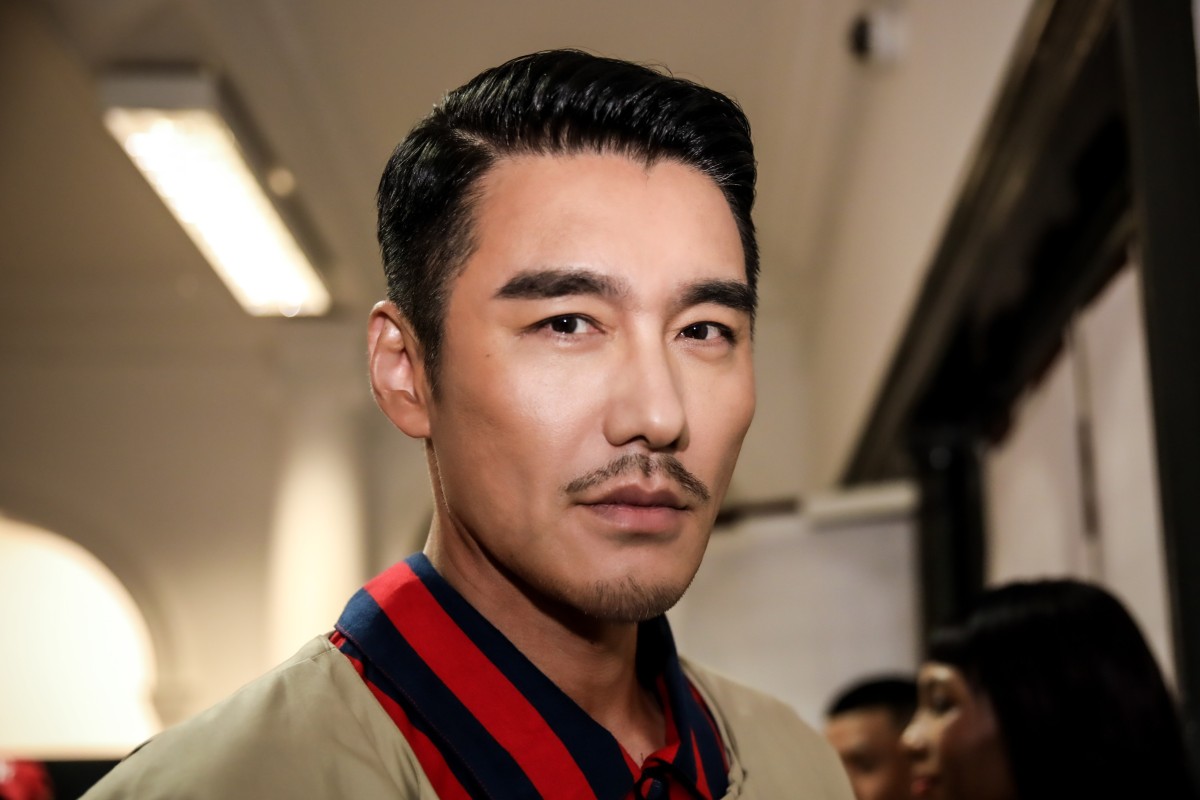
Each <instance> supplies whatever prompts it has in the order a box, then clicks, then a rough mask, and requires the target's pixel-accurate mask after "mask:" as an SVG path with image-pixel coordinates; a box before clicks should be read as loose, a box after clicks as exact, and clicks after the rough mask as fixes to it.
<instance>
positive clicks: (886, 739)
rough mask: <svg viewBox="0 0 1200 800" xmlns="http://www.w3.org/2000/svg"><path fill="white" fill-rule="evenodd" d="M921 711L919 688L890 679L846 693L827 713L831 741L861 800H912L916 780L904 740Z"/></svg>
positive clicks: (906, 681) (854, 687)
mask: <svg viewBox="0 0 1200 800" xmlns="http://www.w3.org/2000/svg"><path fill="white" fill-rule="evenodd" d="M916 705H917V686H916V683H915V682H914V681H913V680H912V679H910V678H907V677H902V676H888V677H879V678H871V679H866V680H862V681H859V682H857V683H855V684H853V685H851V686H849V687H847V688H846V689H844V690H843V691H842V692H841V693H840V694H838V696H837V697H836V698H834V700H833V702H832V703H830V705H829V709H828V711H826V712H825V717H826V723H825V737H826V738H827V739H829V741H830V743H831V744H832V745H833V749H834V750H837V753H838V755H839V756H841V759H842V763H843V764H844V765H845V767H846V772H847V774H849V776H850V785H851V786H853V787H854V794H855V796H856V797H857V798H858V800H909V798H910V797H911V796H912V795H911V794H910V787H911V784H912V778H911V775H910V770H909V761H908V756H907V754H906V753H905V752H904V750H903V748H902V747H901V745H900V734H901V733H902V732H903V731H904V727H905V726H906V725H908V723H909V720H910V719H911V718H912V715H913V710H914V709H915V708H916Z"/></svg>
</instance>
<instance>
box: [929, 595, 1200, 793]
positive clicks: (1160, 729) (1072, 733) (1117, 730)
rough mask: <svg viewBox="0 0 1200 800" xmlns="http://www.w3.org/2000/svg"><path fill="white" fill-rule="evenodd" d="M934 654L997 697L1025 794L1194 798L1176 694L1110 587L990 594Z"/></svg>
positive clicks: (1016, 780) (1017, 781)
mask: <svg viewBox="0 0 1200 800" xmlns="http://www.w3.org/2000/svg"><path fill="white" fill-rule="evenodd" d="M929 657H930V658H931V659H932V660H934V661H940V662H942V663H946V664H950V665H951V666H954V667H957V668H958V669H959V670H960V671H962V673H963V675H964V676H965V677H966V679H967V682H968V684H969V685H970V686H971V687H972V690H973V691H977V692H983V693H985V694H986V695H987V697H988V698H989V699H990V701H991V704H992V707H993V709H994V711H995V714H996V719H997V722H998V723H999V728H1000V733H1001V737H1002V739H1003V742H1004V746H1005V748H1006V750H1007V752H1008V758H1009V763H1010V765H1011V767H1012V773H1013V784H1014V786H1015V787H1016V789H1017V796H1018V797H1019V798H1021V800H1042V799H1043V798H1045V799H1046V800H1049V799H1050V798H1063V797H1114V798H1116V797H1121V798H1124V797H1147V796H1150V795H1153V796H1154V797H1155V798H1162V799H1163V800H1166V799H1167V798H1172V799H1175V798H1195V797H1196V792H1195V786H1194V784H1193V782H1192V776H1191V770H1190V767H1189V765H1188V760H1187V757H1186V750H1185V748H1184V744H1183V736H1182V731H1181V728H1180V724H1179V719H1178V713H1177V710H1176V707H1175V704H1174V700H1173V699H1172V697H1171V695H1170V692H1169V691H1168V689H1167V686H1166V683H1165V682H1164V680H1163V677H1162V673H1161V671H1160V670H1159V668H1158V664H1157V662H1156V661H1155V660H1154V656H1153V655H1152V654H1151V652H1150V648H1149V647H1148V646H1147V645H1146V641H1145V639H1143V638H1142V634H1141V631H1140V630H1139V629H1138V627H1137V623H1135V622H1134V620H1133V618H1132V617H1131V616H1130V615H1129V612H1127V611H1126V610H1125V607H1124V606H1123V605H1122V604H1121V602H1120V601H1119V600H1117V599H1116V598H1115V597H1113V596H1112V595H1111V594H1109V593H1108V592H1107V591H1105V590H1104V589H1102V588H1100V587H1098V586H1094V585H1091V584H1087V583H1083V582H1080V581H1075V580H1043V581H1029V582H1018V583H1011V584H1007V585H1005V586H1001V587H999V588H995V589H991V590H988V591H986V592H984V593H983V595H982V597H981V599H980V601H979V603H978V604H977V605H976V607H975V610H974V612H973V613H972V614H971V615H970V616H969V617H968V618H967V619H966V621H965V622H963V623H962V624H961V625H958V626H954V627H949V628H945V629H942V630H940V631H936V632H935V633H934V634H933V636H932V637H931V638H930V645H929ZM1150 786H1153V787H1154V788H1153V789H1152V790H1151V789H1150V788H1149V787H1150Z"/></svg>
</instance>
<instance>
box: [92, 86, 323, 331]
mask: <svg viewBox="0 0 1200 800" xmlns="http://www.w3.org/2000/svg"><path fill="white" fill-rule="evenodd" d="M104 95H105V106H106V109H105V112H104V124H105V125H106V126H107V127H108V130H109V132H111V133H112V135H113V136H114V137H116V140H117V141H118V142H119V143H120V144H121V146H122V147H123V148H124V149H125V152H126V153H128V154H129V157H130V158H131V159H132V160H133V162H134V163H135V164H136V165H137V167H138V169H139V170H141V172H142V174H143V175H144V176H145V177H146V180H148V181H149V182H150V185H151V186H153V187H154V190H155V191H156V192H158V195H159V197H161V198H162V199H163V202H165V203H166V204H167V207H168V208H170V209H171V213H172V214H174V215H175V218H176V219H177V220H179V224H180V225H182V226H183V228H184V230H186V231H187V233H188V235H189V236H190V237H191V238H192V241H193V242H195V243H196V246H197V247H198V248H199V249H200V252H201V253H203V254H204V257H205V258H207V259H208V262H209V263H210V264H211V265H212V267H213V269H214V270H216V272H217V274H218V275H219V276H220V277H221V280H223V281H224V282H225V285H226V286H227V287H229V291H230V292H232V293H233V296H234V297H235V298H237V301H238V302H239V303H241V305H242V307H243V308H244V309H246V311H247V312H248V313H250V314H253V315H255V316H275V315H283V316H286V317H294V316H315V315H320V314H324V313H325V312H327V311H328V310H329V306H330V297H329V292H328V290H327V289H326V288H325V285H324V284H323V283H322V282H321V278H320V276H319V275H318V274H317V271H316V269H314V268H313V266H312V264H311V263H310V262H309V260H308V258H307V256H306V255H305V253H304V250H303V249H302V248H301V247H300V245H299V243H298V242H297V241H296V238H295V237H294V236H293V235H292V233H291V231H290V230H289V229H288V226H287V225H286V224H284V221H283V219H282V217H281V216H280V214H279V211H278V209H277V208H276V207H275V205H274V204H273V203H272V201H271V200H270V198H269V197H268V196H267V193H266V192H265V191H264V189H263V187H262V185H261V184H260V183H259V181H258V180H257V179H256V177H255V173H254V171H253V170H252V168H251V166H250V163H248V161H247V158H246V156H245V148H244V147H243V146H241V145H240V144H239V142H238V140H237V138H236V137H235V136H234V134H233V130H232V129H231V127H230V125H229V123H228V122H227V120H226V119H225V118H224V117H223V116H222V114H221V113H220V112H221V106H220V103H219V101H218V95H217V91H216V87H215V85H214V84H213V83H212V82H211V81H210V80H208V79H206V78H205V77H203V76H201V75H184V76H175V75H165V76H156V75H149V76H119V77H114V78H111V79H109V80H107V81H106V82H105V84H104Z"/></svg>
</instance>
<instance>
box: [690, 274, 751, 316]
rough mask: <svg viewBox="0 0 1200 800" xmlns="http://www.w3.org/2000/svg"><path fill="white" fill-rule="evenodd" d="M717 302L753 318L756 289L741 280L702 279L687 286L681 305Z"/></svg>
mask: <svg viewBox="0 0 1200 800" xmlns="http://www.w3.org/2000/svg"><path fill="white" fill-rule="evenodd" d="M703 303H715V304H717V305H719V306H725V307H726V308H732V309H733V310H734V311H741V312H742V313H744V314H745V315H746V316H748V317H750V318H751V319H753V318H754V308H755V306H756V305H757V301H756V298H755V296H754V290H752V289H751V288H750V286H749V285H748V284H745V283H742V282H741V281H700V282H699V283H694V284H691V285H690V286H688V287H687V291H685V292H684V294H683V297H682V298H681V299H680V303H679V305H680V306H681V307H682V308H689V307H691V306H698V305H701V304H703Z"/></svg>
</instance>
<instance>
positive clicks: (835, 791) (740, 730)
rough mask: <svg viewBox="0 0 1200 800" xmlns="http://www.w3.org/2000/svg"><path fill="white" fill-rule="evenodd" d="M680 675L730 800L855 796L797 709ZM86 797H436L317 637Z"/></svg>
mask: <svg viewBox="0 0 1200 800" xmlns="http://www.w3.org/2000/svg"><path fill="white" fill-rule="evenodd" d="M684 671H685V672H686V673H687V675H688V677H689V678H691V680H692V681H693V683H695V685H696V687H697V688H698V689H699V690H700V693H701V694H702V695H703V696H704V700H705V702H706V703H708V707H709V709H710V710H711V711H712V712H713V714H714V715H715V717H716V720H717V724H718V725H719V726H720V729H721V735H722V736H723V737H724V740H725V744H726V747H727V748H728V750H729V752H728V757H729V764H730V769H729V783H730V789H729V792H728V794H726V795H725V797H726V798H730V799H732V798H742V800H783V799H784V798H792V797H795V798H808V799H810V800H853V796H852V795H851V792H850V784H849V782H848V780H847V778H846V776H845V773H844V772H843V771H842V766H841V763H840V762H839V761H838V758H837V756H836V755H835V754H834V753H833V751H832V749H831V748H830V747H829V746H828V745H827V744H826V743H825V740H824V739H823V738H822V737H821V736H820V735H819V734H817V733H816V732H815V731H813V730H812V729H811V728H809V727H808V726H807V725H805V724H804V722H802V721H801V720H800V718H799V717H798V716H797V715H796V714H795V713H794V712H793V711H792V710H791V709H790V708H788V707H787V706H785V705H784V704H782V703H780V702H779V701H777V700H774V699H772V698H770V697H768V696H766V695H764V694H761V693H759V692H756V691H754V690H752V689H747V688H746V687H744V686H740V685H738V684H736V683H733V682H732V681H730V680H728V679H726V678H722V677H720V676H718V675H715V674H713V673H711V672H708V671H706V670H703V669H700V668H698V667H695V666H693V665H690V664H687V663H686V662H684ZM84 797H85V800H108V798H136V799H137V800H157V799H158V798H163V799H164V800H165V798H171V799H172V800H193V799H195V800H200V799H201V798H204V800H208V799H209V798H211V800H218V799H219V800H235V799H236V798H289V799H293V798H355V800H375V799H376V798H378V799H379V800H384V798H387V799H388V800H435V798H436V797H437V795H436V794H435V793H434V791H433V787H432V786H430V784H429V780H428V779H427V778H426V777H425V774H424V772H422V771H421V766H420V764H418V762H417V759H416V757H415V756H414V755H413V752H412V750H411V749H409V747H408V743H407V742H406V741H405V739H404V737H403V736H402V735H401V734H400V732H399V731H398V730H397V729H396V726H395V724H394V723H393V722H392V720H391V719H390V718H389V717H388V715H387V712H385V711H384V710H383V708H382V707H381V706H380V705H379V703H378V702H377V701H376V700H375V698H374V696H373V695H372V694H371V692H370V690H369V689H367V687H366V685H365V684H364V683H363V681H362V679H361V678H360V677H359V675H358V673H357V672H356V671H355V670H354V668H353V667H352V666H351V664H350V662H349V661H348V660H347V659H346V658H345V657H344V656H342V654H341V653H340V652H339V651H338V650H336V649H335V648H334V647H333V645H332V644H330V642H329V639H328V637H326V636H320V637H317V638H316V639H313V640H312V641H311V642H309V643H308V644H307V645H305V646H304V648H303V649H302V650H301V651H300V652H299V653H297V654H296V655H295V656H293V657H292V658H291V659H290V660H288V661H286V662H284V663H283V664H281V665H280V666H278V667H276V668H275V669H274V670H272V671H271V672H269V673H267V674H266V675H264V676H262V677H261V678H259V679H257V680H255V681H253V682H252V683H250V684H248V685H246V686H245V687H243V688H242V689H241V690H239V691H238V692H237V693H236V694H234V695H233V696H232V697H230V698H228V699H227V700H224V701H223V702H221V703H219V704H217V705H216V706H214V707H213V708H211V709H209V710H208V711H205V712H204V713H202V714H200V715H199V716H197V717H194V718H193V719H191V720H189V721H187V722H185V723H183V724H182V725H179V726H178V727H175V728H172V729H170V730H168V731H165V732H163V733H162V734H160V735H158V736H156V737H154V738H153V739H151V740H150V741H149V742H147V743H146V744H145V745H143V746H142V747H141V748H140V749H138V750H137V751H135V752H134V753H133V754H132V755H130V756H129V757H128V758H126V759H125V760H124V761H122V762H121V763H120V764H118V765H117V767H116V768H115V769H114V770H113V771H112V772H111V773H109V774H108V775H107V776H106V777H105V778H104V779H103V780H101V781H100V783H99V784H97V785H96V786H95V787H94V788H93V789H92V790H91V791H90V792H88V793H87V794H86V795H85V796H84ZM550 800H558V799H557V798H553V799H550Z"/></svg>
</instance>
